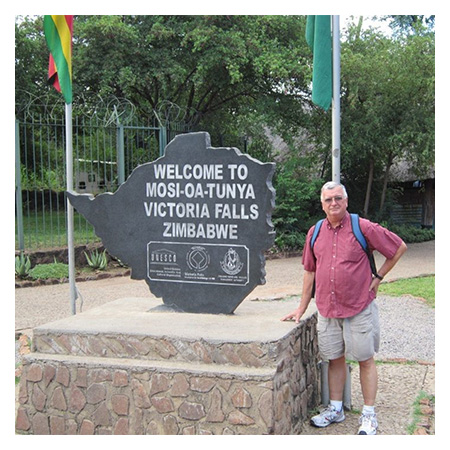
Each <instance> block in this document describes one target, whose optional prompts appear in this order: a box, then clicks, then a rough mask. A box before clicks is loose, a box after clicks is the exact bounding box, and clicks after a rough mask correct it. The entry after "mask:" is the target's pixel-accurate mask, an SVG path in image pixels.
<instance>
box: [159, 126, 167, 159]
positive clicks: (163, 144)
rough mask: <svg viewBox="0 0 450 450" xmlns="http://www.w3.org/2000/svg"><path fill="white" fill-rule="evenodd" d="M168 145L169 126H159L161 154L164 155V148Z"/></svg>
mask: <svg viewBox="0 0 450 450" xmlns="http://www.w3.org/2000/svg"><path fill="white" fill-rule="evenodd" d="M166 145H167V128H166V127H162V126H160V127H159V156H164V149H165V148H166Z"/></svg>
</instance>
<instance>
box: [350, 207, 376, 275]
mask: <svg viewBox="0 0 450 450" xmlns="http://www.w3.org/2000/svg"><path fill="white" fill-rule="evenodd" d="M350 218H351V221H352V231H353V234H354V235H355V238H356V240H357V241H358V242H359V243H360V245H361V247H362V249H363V250H364V251H365V252H366V254H367V257H368V258H369V262H370V268H371V270H372V273H373V274H374V275H375V274H376V273H377V268H376V265H375V259H374V257H373V253H372V252H371V251H370V248H369V245H368V244H367V241H366V238H365V237H364V234H363V233H362V231H361V226H360V224H359V216H358V214H350Z"/></svg>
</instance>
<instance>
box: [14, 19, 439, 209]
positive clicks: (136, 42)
mask: <svg viewBox="0 0 450 450" xmlns="http://www.w3.org/2000/svg"><path fill="white" fill-rule="evenodd" d="M383 19H384V20H389V21H390V23H391V26H392V27H393V30H394V31H395V32H394V33H393V34H392V35H391V36H386V35H383V34H382V33H380V32H379V31H377V30H375V29H371V28H368V29H367V28H366V29H365V30H362V28H361V23H360V22H358V23H355V24H353V25H351V26H350V27H349V29H348V31H346V32H345V33H342V38H341V41H342V43H341V47H342V52H341V74H342V77H341V78H342V80H341V84H342V89H341V114H342V117H341V127H342V130H341V134H342V136H341V142H342V144H341V145H342V148H341V155H342V162H341V168H342V178H343V180H344V181H345V182H346V183H348V184H349V186H348V188H349V191H350V192H351V193H352V194H354V195H355V199H356V200H357V203H358V205H359V208H360V210H361V211H364V212H365V213H367V214H369V213H370V211H372V212H373V211H376V212H377V211H379V210H381V209H382V207H383V202H384V198H385V196H386V193H385V182H386V180H387V177H386V176H387V174H389V169H390V168H391V166H392V164H393V163H394V162H395V161H398V160H400V159H405V160H408V161H411V162H412V163H413V166H414V167H415V169H416V171H417V176H418V177H419V176H420V175H421V174H423V173H424V172H425V171H426V170H427V169H429V168H430V167H432V166H433V164H434V83H435V77H434V45H435V40H434V29H433V26H434V16H384V17H383ZM305 24H306V16H281V15H280V16H245V15H242V16H233V15H231V16H226V15H222V16H206V15H203V16H200V15H198V16H156V15H155V16H90V15H86V16H75V20H74V40H73V90H74V96H75V98H76V97H77V95H79V96H83V97H84V98H85V99H87V100H84V101H87V102H89V98H98V97H99V96H100V97H106V96H108V95H114V96H116V97H119V98H126V99H128V100H129V101H130V102H132V103H133V104H134V105H135V107H136V108H137V109H138V111H139V114H141V115H143V116H145V115H147V116H151V115H153V114H155V112H156V113H157V114H158V112H161V111H164V109H165V108H167V105H176V108H177V109H178V111H180V120H183V121H185V122H187V123H189V125H190V126H191V127H192V128H194V129H198V130H200V129H201V130H206V131H208V132H209V133H210V134H211V136H212V138H213V142H214V138H215V137H217V136H219V135H228V136H232V137H234V138H236V137H237V136H243V135H246V136H249V137H250V138H252V139H253V141H252V142H253V143H254V147H253V148H258V149H259V151H260V152H264V153H265V154H266V155H267V158H268V159H273V158H274V157H275V155H276V154H277V152H278V151H279V150H280V149H279V148H276V147H275V144H274V143H273V142H274V141H273V140H271V139H270V137H269V136H270V134H278V135H280V136H281V137H282V138H283V140H284V142H285V143H286V146H287V150H286V149H284V151H283V155H282V156H283V158H280V159H279V161H282V163H280V164H279V165H278V172H279V175H280V176H279V180H283V182H286V183H288V182H289V180H293V182H294V181H295V183H298V182H302V183H307V182H310V181H311V180H313V179H315V178H324V179H326V178H327V176H328V175H329V172H330V169H331V168H329V167H328V166H329V165H330V164H329V160H330V148H331V113H330V112H327V113H325V112H323V111H322V110H320V109H318V108H316V107H315V106H313V105H312V103H311V101H310V88H311V73H312V55H311V52H310V50H309V49H308V47H307V44H306V41H305ZM15 29H16V55H15V67H16V103H21V102H24V101H27V100H26V98H25V97H24V96H32V97H39V96H43V95H49V96H53V98H55V99H57V98H58V96H57V95H56V93H55V92H53V90H52V89H51V88H50V87H48V86H46V70H47V66H48V51H47V48H46V44H45V39H44V35H43V30H42V16H34V17H23V18H21V20H17V19H16V26H15ZM25 93H26V94H25ZM75 108H76V103H75ZM231 141H232V138H231V137H229V138H228V141H226V142H224V144H225V145H235V144H234V142H231ZM216 145H217V141H216ZM287 162H289V163H287ZM283 171H284V172H283ZM308 180H309V181H308ZM295 191H296V192H298V193H299V195H302V194H300V193H301V192H302V190H301V189H295ZM286 192H293V190H292V189H288V188H287V187H286ZM305 192H306V190H305ZM371 192H373V195H372V196H370V195H369V197H368V194H370V193H371ZM364 194H365V195H364ZM291 195H294V194H291ZM310 195H311V193H310V192H309V191H308V196H310ZM308 198H309V197H308ZM375 198H376V202H375V201H374V200H372V199H375ZM294 201H295V199H293V200H292V201H291V202H287V203H284V204H289V203H292V202H294ZM288 209H289V208H288ZM311 214H312V213H311Z"/></svg>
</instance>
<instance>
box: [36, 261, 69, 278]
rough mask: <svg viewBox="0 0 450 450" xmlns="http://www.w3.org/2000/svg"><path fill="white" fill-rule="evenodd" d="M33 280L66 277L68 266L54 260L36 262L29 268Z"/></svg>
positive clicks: (67, 275)
mask: <svg viewBox="0 0 450 450" xmlns="http://www.w3.org/2000/svg"><path fill="white" fill-rule="evenodd" d="M30 277H31V278H33V280H47V279H49V278H68V277H69V266H68V265H67V264H63V263H57V262H56V261H55V262H54V263H51V264H37V265H36V266H34V267H33V268H32V269H31V270H30Z"/></svg>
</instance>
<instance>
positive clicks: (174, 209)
mask: <svg viewBox="0 0 450 450" xmlns="http://www.w3.org/2000/svg"><path fill="white" fill-rule="evenodd" d="M274 170H275V164H274V163H261V162H259V161H257V160H256V159H253V158H251V157H249V156H248V155H244V154H242V153H241V152H240V151H239V150H238V149H236V148H223V147H221V148H213V147H211V145H210V138H209V135H208V133H204V132H201V133H190V134H184V135H179V136H177V137H176V138H175V139H174V140H173V141H171V142H170V143H169V144H168V145H167V147H166V149H165V155H164V156H162V157H161V158H159V159H157V160H156V161H154V162H151V163H147V164H143V165H141V166H138V167H137V168H136V169H135V170H134V171H133V172H132V173H131V175H130V176H129V178H128V179H127V181H126V182H125V183H124V184H122V185H121V186H120V187H119V189H118V190H117V191H116V192H115V193H114V194H111V193H105V194H100V195H98V196H97V197H95V198H94V196H92V195H91V194H76V193H74V192H69V193H68V196H69V199H70V201H71V203H72V205H73V206H74V208H75V209H76V210H77V211H78V212H80V213H81V214H82V215H83V216H84V217H85V218H86V219H87V220H88V221H89V222H90V223H91V224H92V225H93V226H94V229H95V233H96V234H97V236H99V237H100V238H101V239H102V242H103V245H104V246H105V248H106V249H107V250H108V252H109V253H110V254H111V255H113V256H115V257H117V258H119V259H120V260H121V261H123V262H124V263H126V264H127V265H129V266H130V267H131V278H133V279H135V280H142V279H143V280H145V281H146V282H147V284H148V285H149V287H150V290H151V292H152V293H153V294H154V295H155V296H157V297H162V299H163V303H164V306H162V308H163V309H167V308H169V309H173V310H176V311H184V312H195V313H213V314H219V313H225V314H229V313H232V312H233V311H234V310H235V309H236V308H237V306H238V305H239V304H240V303H241V302H242V301H243V300H244V298H245V297H246V296H247V295H248V294H249V293H250V292H251V291H252V290H253V289H254V288H255V287H256V286H257V285H260V284H264V283H265V270H264V266H265V258H264V251H265V250H267V249H268V248H270V246H271V245H272V244H273V240H274V230H273V226H272V222H271V214H272V210H273V207H274V202H275V191H274V189H273V187H272V176H273V172H274Z"/></svg>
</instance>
